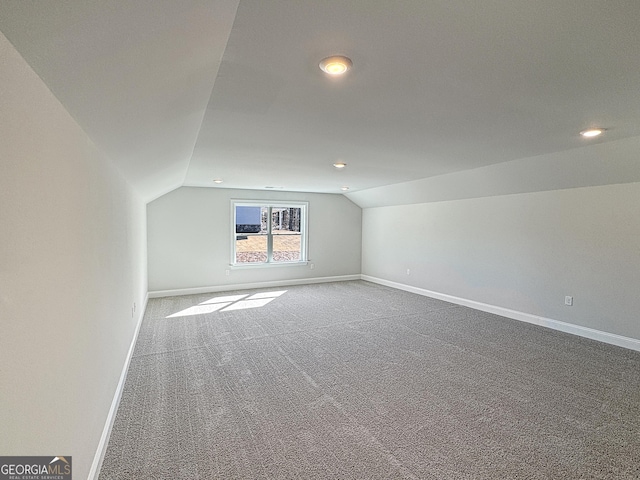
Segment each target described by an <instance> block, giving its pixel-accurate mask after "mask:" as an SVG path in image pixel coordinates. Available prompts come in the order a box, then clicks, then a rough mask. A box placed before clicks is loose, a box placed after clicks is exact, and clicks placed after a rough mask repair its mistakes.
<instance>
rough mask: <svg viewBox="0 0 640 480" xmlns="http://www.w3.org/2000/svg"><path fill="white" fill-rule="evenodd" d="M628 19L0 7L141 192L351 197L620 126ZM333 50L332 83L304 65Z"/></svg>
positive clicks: (105, 3) (492, 10)
mask: <svg viewBox="0 0 640 480" xmlns="http://www.w3.org/2000/svg"><path fill="white" fill-rule="evenodd" d="M638 25H640V2H638V1H637V0H627V1H623V0H612V1H607V2H603V1H601V0H562V1H557V0H537V1H535V2H532V1H530V0H483V1H482V2H478V1H477V0H405V1H403V2H391V1H349V2H345V1H344V0H323V1H321V2H319V1H315V0H270V1H258V0H251V1H247V0H240V1H239V2H238V1H237V0H235V1H231V0H136V1H135V2H131V1H124V0H117V1H116V0H100V1H94V0H91V1H87V0H56V1H52V2H42V1H25V0H3V1H2V2H0V30H1V31H2V32H3V33H4V34H5V36H6V37H7V38H8V39H9V40H10V41H11V42H12V44H13V45H14V46H15V47H16V49H17V50H18V51H19V52H20V53H21V55H22V56H23V57H24V58H25V59H26V60H27V62H29V64H30V65H31V66H32V68H33V69H34V70H35V71H36V72H37V73H38V74H39V75H40V77H41V78H42V79H43V81H44V82H45V83H46V84H47V85H48V86H49V88H50V89H51V91H52V92H53V93H54V94H55V95H56V96H57V97H58V99H59V100H60V101H61V103H62V104H63V105H64V106H65V107H66V108H67V110H68V111H69V112H70V113H71V114H72V115H73V116H74V117H75V118H76V120H77V121H78V123H79V124H80V125H81V126H82V127H83V128H84V129H85V131H86V132H87V133H88V135H89V136H90V137H91V138H92V139H93V141H94V142H95V143H96V144H97V145H98V146H99V147H100V148H101V149H103V151H104V152H105V153H106V154H107V155H108V156H109V157H110V158H111V159H112V160H113V162H115V163H116V164H117V165H118V167H119V168H120V170H121V171H122V172H123V174H124V175H125V176H126V177H127V178H128V179H129V181H130V182H131V183H132V184H133V185H134V186H135V187H136V188H137V189H138V190H139V191H140V192H141V194H142V195H143V196H144V198H145V199H147V200H151V199H153V198H156V197H158V196H160V195H162V194H164V193H166V192H168V191H170V190H172V189H174V188H176V187H178V186H180V185H190V186H203V187H212V188H251V189H264V188H265V187H276V188H281V189H283V190H291V191H308V192H328V193H340V192H341V190H340V187H342V186H349V187H350V192H359V191H364V190H367V189H373V188H374V187H380V186H384V185H390V184H396V183H400V182H407V181H413V180H417V179H423V178H428V177H434V176H437V175H445V174H451V173H453V172H462V171H465V170H470V169H477V168H482V167H486V166H488V165H495V164H499V163H503V162H512V161H515V160H519V159H527V158H534V157H536V156H541V155H549V154H553V153H555V152H564V151H569V150H572V149H579V148H584V147H585V145H596V144H601V143H607V142H615V141H618V140H621V139H624V138H629V137H635V136H638V135H640V80H639V79H640V57H639V56H638V54H637V51H638V48H639V46H640V28H638ZM332 54H345V55H347V56H349V57H350V58H351V59H352V60H353V64H354V65H353V69H352V70H351V71H350V72H349V73H348V74H347V75H346V76H345V77H344V78H340V79H331V78H327V77H326V76H325V75H324V74H323V73H322V72H321V71H320V70H319V69H318V62H319V61H320V60H321V59H322V58H323V57H325V56H328V55H332ZM593 125H598V126H603V127H605V128H607V132H606V134H605V135H603V136H602V137H600V138H597V139H591V140H585V139H583V138H581V137H580V136H579V135H578V132H579V131H580V130H582V129H584V128H586V127H589V126H593ZM336 161H343V162H346V163H347V164H348V166H347V168H346V169H345V170H344V171H337V170H336V169H334V168H333V167H332V164H333V163H334V162H336ZM215 178H220V179H223V180H224V183H222V184H220V185H215V184H213V182H212V180H213V179H215Z"/></svg>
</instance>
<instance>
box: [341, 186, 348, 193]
mask: <svg viewBox="0 0 640 480" xmlns="http://www.w3.org/2000/svg"><path fill="white" fill-rule="evenodd" d="M340 190H342V191H343V192H346V191H347V190H349V187H340Z"/></svg>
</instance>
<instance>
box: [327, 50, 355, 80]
mask: <svg viewBox="0 0 640 480" xmlns="http://www.w3.org/2000/svg"><path fill="white" fill-rule="evenodd" d="M352 66H353V62H352V61H351V59H350V58H347V57H345V56H342V55H334V56H332V57H327V58H323V59H322V61H321V62H320V69H321V70H322V71H323V72H324V73H328V74H329V75H332V76H338V75H343V74H345V73H347V70H349V69H350V68H351V67H352Z"/></svg>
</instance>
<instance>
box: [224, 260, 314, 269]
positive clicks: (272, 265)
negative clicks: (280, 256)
mask: <svg viewBox="0 0 640 480" xmlns="http://www.w3.org/2000/svg"><path fill="white" fill-rule="evenodd" d="M306 265H309V260H304V261H302V262H277V263H231V264H229V268H231V269H232V270H235V269H238V270H245V269H249V268H280V267H303V266H306Z"/></svg>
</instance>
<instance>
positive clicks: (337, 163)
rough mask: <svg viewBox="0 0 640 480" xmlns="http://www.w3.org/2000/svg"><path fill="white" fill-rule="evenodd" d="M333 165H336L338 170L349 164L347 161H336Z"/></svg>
mask: <svg viewBox="0 0 640 480" xmlns="http://www.w3.org/2000/svg"><path fill="white" fill-rule="evenodd" d="M333 166H334V167H336V168H337V169H338V170H341V169H343V168H344V167H346V166H347V164H346V163H344V162H336V163H334V164H333Z"/></svg>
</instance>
